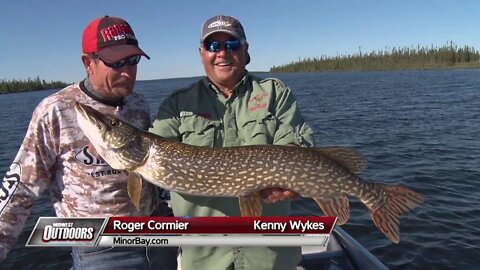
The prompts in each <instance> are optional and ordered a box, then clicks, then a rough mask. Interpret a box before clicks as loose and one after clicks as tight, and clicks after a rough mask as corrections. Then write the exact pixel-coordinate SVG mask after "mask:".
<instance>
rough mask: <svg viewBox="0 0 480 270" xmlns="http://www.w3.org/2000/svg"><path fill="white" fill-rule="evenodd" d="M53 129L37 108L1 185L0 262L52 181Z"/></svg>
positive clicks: (53, 157) (53, 158)
mask: <svg viewBox="0 0 480 270" xmlns="http://www.w3.org/2000/svg"><path fill="white" fill-rule="evenodd" d="M50 132H51V128H49V126H48V125H47V124H45V122H44V121H43V120H42V119H41V112H40V111H39V109H38V107H37V109H36V111H35V112H34V114H33V117H32V120H31V121H30V124H29V127H28V130H27V133H26V135H25V138H24V140H23V143H22V145H21V147H20V150H19V152H18V153H17V156H16V157H15V160H14V162H13V163H12V165H11V166H10V170H9V171H8V172H7V174H6V176H5V177H4V178H3V181H2V185H1V187H0V188H1V190H0V261H1V260H3V259H5V258H6V255H7V253H8V252H9V251H10V249H11V248H12V247H13V246H14V245H15V243H16V241H17V238H18V236H19V234H20V233H21V232H22V230H23V227H24V225H25V222H26V220H27V218H28V216H29V215H30V211H31V208H32V206H33V203H34V202H35V200H36V199H37V198H38V197H39V196H40V195H41V193H42V192H43V191H44V190H45V188H46V187H47V186H48V185H49V183H50V179H51V169H52V168H53V164H54V162H55V156H56V155H55V152H54V150H53V149H54V145H53V141H52V140H50V138H51V136H50Z"/></svg>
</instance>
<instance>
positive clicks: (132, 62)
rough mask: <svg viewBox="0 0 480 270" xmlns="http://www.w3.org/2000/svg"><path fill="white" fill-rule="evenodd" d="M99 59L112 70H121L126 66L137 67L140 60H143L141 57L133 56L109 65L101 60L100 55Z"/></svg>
mask: <svg viewBox="0 0 480 270" xmlns="http://www.w3.org/2000/svg"><path fill="white" fill-rule="evenodd" d="M97 58H98V59H100V60H102V62H103V63H104V64H105V66H107V67H110V68H121V67H123V66H124V65H125V64H127V65H129V66H135V65H137V64H138V62H140V59H141V58H142V56H141V55H132V56H130V57H127V58H124V59H122V60H120V61H118V62H115V63H107V62H105V61H104V60H103V59H102V58H100V57H99V56H98V55H97Z"/></svg>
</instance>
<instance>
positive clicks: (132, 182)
mask: <svg viewBox="0 0 480 270" xmlns="http://www.w3.org/2000/svg"><path fill="white" fill-rule="evenodd" d="M142 184H143V183H142V177H141V176H140V175H138V174H137V173H134V172H131V171H129V172H128V184H127V190H128V196H130V199H131V200H132V202H133V205H135V207H136V208H137V210H139V209H140V197H141V194H142Z"/></svg>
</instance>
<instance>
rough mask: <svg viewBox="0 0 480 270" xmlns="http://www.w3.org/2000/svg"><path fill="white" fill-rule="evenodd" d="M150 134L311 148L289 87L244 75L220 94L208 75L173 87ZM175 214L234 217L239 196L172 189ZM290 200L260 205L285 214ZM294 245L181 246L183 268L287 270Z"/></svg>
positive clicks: (207, 142) (268, 212)
mask: <svg viewBox="0 0 480 270" xmlns="http://www.w3.org/2000/svg"><path fill="white" fill-rule="evenodd" d="M150 131H151V132H153V133H155V134H157V135H160V136H162V137H167V138H173V139H176V140H178V141H180V142H183V143H186V144H191V145H197V146H211V147H229V146H240V145H254V144H279V145H286V144H291V143H293V144H296V145H299V146H304V147H311V146H313V144H314V142H313V134H312V130H311V128H310V127H309V126H308V125H307V124H306V123H305V121H304V119H303V117H302V115H301V113H300V111H299V109H298V107H297V103H296V100H295V97H294V96H293V95H292V93H291V91H290V89H289V88H288V87H286V86H285V85H284V84H283V83H282V82H281V81H280V80H278V79H272V78H269V79H260V78H257V77H255V76H252V75H250V74H247V75H246V76H245V77H244V78H243V79H242V80H241V81H240V82H239V83H238V84H237V86H236V87H235V88H234V90H233V92H232V95H231V96H230V97H229V98H225V97H224V96H223V95H222V94H221V93H220V92H219V91H218V90H217V89H216V87H215V86H214V85H213V84H211V83H210V82H209V81H208V79H207V78H204V79H202V80H199V81H198V82H196V83H195V84H193V85H192V86H190V87H188V88H185V89H180V90H178V91H175V92H174V93H173V94H172V95H171V96H170V97H168V98H167V99H166V100H165V101H164V103H163V104H162V106H161V107H160V109H159V112H158V115H157V118H156V120H155V121H154V123H153V127H152V128H151V129H150ZM171 196H172V208H173V211H174V214H175V216H239V215H240V210H239V206H238V199H237V198H232V197H203V196H190V195H186V194H179V193H172V195H171ZM289 214H290V202H289V201H284V202H280V203H274V204H271V203H264V205H263V215H264V216H287V215H289ZM300 256H301V251H300V248H299V247H248V248H246V247H182V269H184V270H189V269H232V265H233V267H234V269H292V268H294V267H295V266H296V265H297V264H298V262H299V260H300Z"/></svg>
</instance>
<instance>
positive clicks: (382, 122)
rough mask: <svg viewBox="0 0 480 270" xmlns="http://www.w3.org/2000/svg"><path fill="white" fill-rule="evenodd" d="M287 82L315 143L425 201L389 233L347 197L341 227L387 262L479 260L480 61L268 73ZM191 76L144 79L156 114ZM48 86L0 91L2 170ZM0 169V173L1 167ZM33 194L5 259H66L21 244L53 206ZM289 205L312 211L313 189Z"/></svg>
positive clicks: (12, 262)
mask: <svg viewBox="0 0 480 270" xmlns="http://www.w3.org/2000/svg"><path fill="white" fill-rule="evenodd" d="M260 76H262V77H269V76H272V77H278V78H280V79H281V80H283V82H284V83H285V84H286V85H288V86H290V87H291V89H292V90H293V92H294V94H295V96H296V97H297V100H298V104H299V106H300V108H301V111H302V113H303V114H304V117H305V118H306V119H307V121H308V122H309V124H310V125H311V126H312V128H313V130H314V132H315V139H316V144H317V146H332V145H339V146H347V147H353V148H355V149H357V150H358V151H360V152H361V153H362V154H363V155H364V156H365V157H366V159H367V160H368V161H369V167H368V169H367V170H366V171H365V172H364V173H363V174H362V178H364V179H367V180H371V181H381V182H386V183H399V184H403V185H406V186H409V187H412V188H413V189H415V190H417V191H419V192H420V193H422V194H424V196H425V202H424V204H423V205H422V206H420V207H419V208H417V209H416V210H414V212H413V213H411V214H409V215H406V216H404V217H403V218H402V219H401V225H400V232H401V242H400V243H399V244H393V243H391V242H390V241H389V240H388V239H387V238H386V237H385V236H384V235H383V234H382V233H381V232H380V231H379V230H378V229H377V228H376V227H375V225H374V224H373V222H372V221H371V219H370V216H369V214H368V210H367V209H366V208H365V206H364V205H363V204H361V203H360V202H359V201H358V200H357V199H355V198H351V200H350V206H351V208H352V210H351V215H350V219H349V221H348V223H347V224H346V225H344V226H342V228H344V229H345V230H346V231H347V232H348V233H350V234H351V235H352V236H353V237H354V238H356V239H357V240H358V241H359V242H360V243H361V244H363V245H364V246H365V247H366V248H367V249H369V250H370V251H371V252H372V253H373V254H374V255H376V256H377V257H378V258H379V259H380V260H381V261H382V262H384V263H385V264H386V265H387V266H388V267H389V268H390V269H476V268H478V265H480V138H479V136H480V135H479V134H480V120H479V119H480V92H479V89H480V88H479V85H480V70H441V71H394V72H351V73H349V72H342V73H300V74H281V73H280V74H269V73H262V74H260ZM196 79H197V78H183V79H166V80H153V81H141V82H138V83H137V85H136V89H137V91H139V92H141V93H143V94H144V95H146V96H147V98H148V100H149V102H150V107H151V110H152V117H153V116H154V115H155V113H156V110H157V108H158V106H159V105H160V103H161V102H162V101H163V99H164V98H165V97H166V96H167V95H168V94H169V93H171V91H172V90H173V89H176V88H179V87H183V86H187V85H189V84H191V83H193V82H194V81H195V80H196ZM53 92H54V90H49V91H38V92H31V93H18V94H8V95H0V119H2V120H3V123H2V136H1V137H0V142H1V145H2V146H1V148H0V172H1V173H2V174H4V173H5V172H6V171H7V170H8V167H9V166H10V163H11V162H12V160H13V158H14V157H15V154H16V152H17V150H18V148H19V146H20V144H21V142H22V139H23V136H24V134H25V132H26V128H27V125H28V122H29V120H30V117H31V114H32V111H33V109H34V108H35V106H36V105H37V103H38V102H39V101H40V100H41V99H43V98H44V97H46V96H47V95H48V94H51V93H53ZM2 177H3V176H2ZM47 195H48V192H47V193H46V194H44V196H42V198H41V199H39V200H38V201H37V202H36V204H35V206H34V208H33V211H32V215H31V216H30V218H29V219H28V222H27V225H26V227H25V230H24V232H23V233H22V235H21V236H20V238H19V242H18V244H17V245H16V247H15V249H14V250H12V252H10V254H9V257H8V259H7V260H6V261H4V262H3V263H2V264H1V266H0V268H2V269H33V268H38V267H39V266H41V267H40V268H41V269H67V268H69V267H70V265H71V263H70V254H69V249H68V248H48V249H47V248H25V246H24V245H25V242H26V240H27V238H28V236H29V234H30V231H31V230H32V228H33V226H34V224H35V222H36V220H37V218H38V216H50V215H54V212H53V209H52V207H51V201H50V198H49V197H48V196H47ZM294 209H295V210H294V211H295V213H294V214H302V215H304V214H312V215H318V214H319V209H318V207H317V206H316V205H315V203H314V202H313V201H312V200H310V199H302V200H299V201H296V202H295V204H294Z"/></svg>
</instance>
